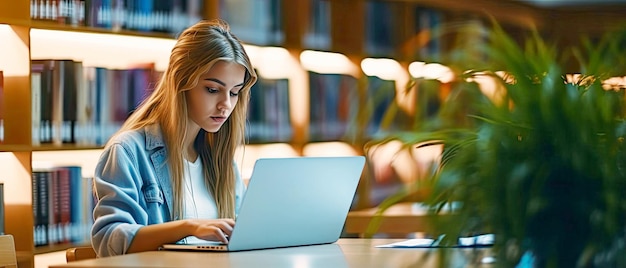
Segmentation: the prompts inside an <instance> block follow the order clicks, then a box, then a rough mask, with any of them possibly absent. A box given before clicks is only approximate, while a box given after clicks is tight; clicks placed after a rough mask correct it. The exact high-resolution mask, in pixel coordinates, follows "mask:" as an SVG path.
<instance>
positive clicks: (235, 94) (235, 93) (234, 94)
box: [230, 91, 239, 97]
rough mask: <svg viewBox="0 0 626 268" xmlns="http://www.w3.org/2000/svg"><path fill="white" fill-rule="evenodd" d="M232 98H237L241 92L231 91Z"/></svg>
mask: <svg viewBox="0 0 626 268" xmlns="http://www.w3.org/2000/svg"><path fill="white" fill-rule="evenodd" d="M230 96H231V97H237V96H239V92H232V91H231V92H230Z"/></svg>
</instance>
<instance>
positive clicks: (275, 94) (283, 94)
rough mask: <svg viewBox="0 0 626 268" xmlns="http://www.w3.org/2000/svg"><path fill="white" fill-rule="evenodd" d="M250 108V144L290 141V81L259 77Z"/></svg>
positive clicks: (252, 90) (253, 90) (291, 131)
mask: <svg viewBox="0 0 626 268" xmlns="http://www.w3.org/2000/svg"><path fill="white" fill-rule="evenodd" d="M250 94H251V96H250V103H249V106H248V116H247V118H248V126H247V127H248V128H247V131H248V134H247V135H248V141H249V142H251V143H264V142H289V141H291V139H292V137H293V128H292V125H291V116H290V113H289V107H290V105H289V81H288V80H287V79H264V78H259V79H258V80H257V83H256V84H254V86H253V87H252V89H251V93H250Z"/></svg>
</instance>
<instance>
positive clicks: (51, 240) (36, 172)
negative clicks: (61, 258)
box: [32, 166, 95, 246]
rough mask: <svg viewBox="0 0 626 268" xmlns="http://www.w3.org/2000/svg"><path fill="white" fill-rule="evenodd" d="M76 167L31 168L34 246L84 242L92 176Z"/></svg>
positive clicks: (91, 204)
mask: <svg viewBox="0 0 626 268" xmlns="http://www.w3.org/2000/svg"><path fill="white" fill-rule="evenodd" d="M81 172H82V169H81V167H80V166H56V167H46V168H37V169H33V173H32V187H33V190H32V196H33V203H32V204H33V219H34V225H33V236H34V240H35V241H34V242H35V246H44V245H54V244H63V243H87V242H89V239H90V235H89V233H90V228H91V225H93V216H92V211H93V208H94V205H95V198H94V193H93V179H92V178H84V177H83V176H82V173H81Z"/></svg>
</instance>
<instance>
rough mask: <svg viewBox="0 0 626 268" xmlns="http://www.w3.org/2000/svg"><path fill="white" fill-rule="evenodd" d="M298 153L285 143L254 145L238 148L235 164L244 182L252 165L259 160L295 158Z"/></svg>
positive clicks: (250, 171) (248, 177) (248, 176)
mask: <svg viewBox="0 0 626 268" xmlns="http://www.w3.org/2000/svg"><path fill="white" fill-rule="evenodd" d="M296 156H299V155H298V152H296V150H295V149H294V148H293V147H292V146H291V145H290V144H287V143H272V144H255V145H245V146H240V147H238V148H237V150H236V151H235V162H236V163H237V165H238V166H239V170H240V171H241V177H242V178H243V179H244V180H248V179H250V176H251V175H252V169H253V168H254V163H255V162H256V160H257V159H259V158H280V157H296Z"/></svg>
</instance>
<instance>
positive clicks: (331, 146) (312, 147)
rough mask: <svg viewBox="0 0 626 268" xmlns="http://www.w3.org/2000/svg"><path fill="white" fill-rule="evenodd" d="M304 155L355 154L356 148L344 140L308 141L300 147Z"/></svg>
mask: <svg viewBox="0 0 626 268" xmlns="http://www.w3.org/2000/svg"><path fill="white" fill-rule="evenodd" d="M302 154H303V155H304V156H355V155H358V154H357V152H356V150H354V148H352V146H350V144H347V143H345V142H339V141H333V142H315V143H309V144H306V145H305V146H304V148H302Z"/></svg>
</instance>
